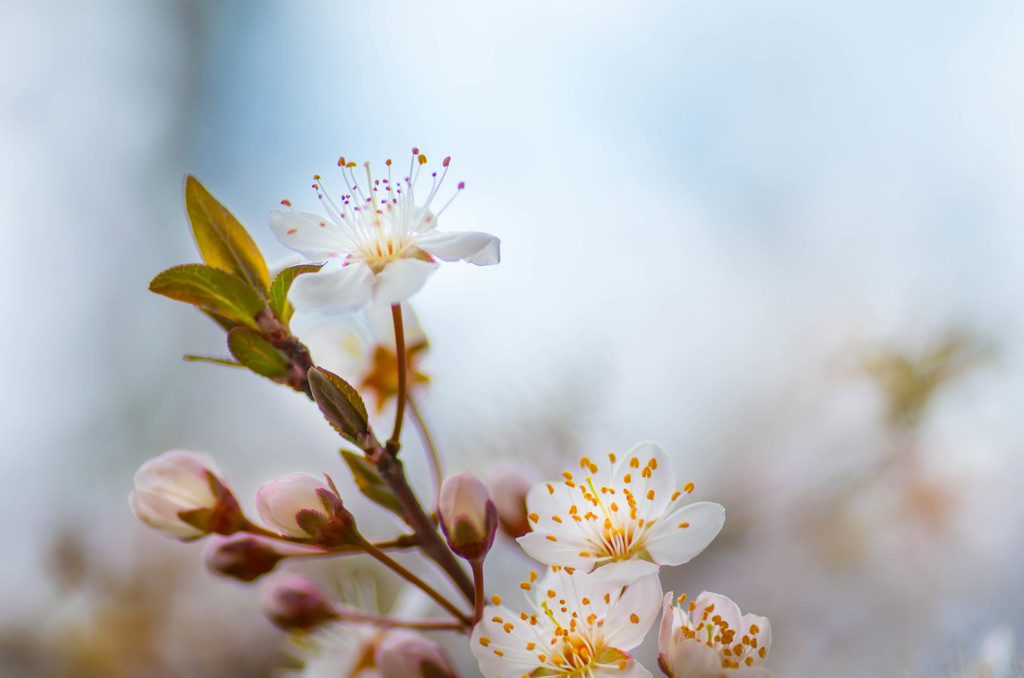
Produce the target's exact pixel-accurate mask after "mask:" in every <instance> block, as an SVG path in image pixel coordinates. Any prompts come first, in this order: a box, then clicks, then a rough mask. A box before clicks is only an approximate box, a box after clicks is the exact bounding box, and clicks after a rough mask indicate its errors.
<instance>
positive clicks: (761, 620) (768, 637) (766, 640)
mask: <svg viewBox="0 0 1024 678" xmlns="http://www.w3.org/2000/svg"><path fill="white" fill-rule="evenodd" d="M740 625H741V626H742V627H743V633H748V629H749V628H750V626H751V625H754V626H756V627H757V633H754V634H751V635H753V637H754V638H756V639H757V646H758V647H759V648H760V647H763V648H764V651H765V654H767V653H768V652H769V651H770V650H771V649H772V623H771V622H770V621H768V618H767V617H762V616H760V615H756V614H745V615H743V621H742V622H741V624H740ZM762 661H763V660H762Z"/></svg>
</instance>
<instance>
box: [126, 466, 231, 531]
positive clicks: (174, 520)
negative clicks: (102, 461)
mask: <svg viewBox="0 0 1024 678" xmlns="http://www.w3.org/2000/svg"><path fill="white" fill-rule="evenodd" d="M129 501H130V502H131V506H132V511H133V512H134V513H135V517H137V518H138V519H139V520H141V521H142V522H144V523H146V524H147V525H149V526H150V527H153V528H156V529H158V530H161V531H163V532H166V533H167V534H169V535H171V536H173V537H177V538H178V539H197V538H199V537H202V536H204V535H207V534H210V533H211V532H216V533H219V534H233V533H234V532H237V531H238V530H240V529H242V528H243V527H244V525H245V517H244V516H243V515H242V512H241V510H240V509H239V508H238V501H237V500H236V499H235V497H234V495H232V494H231V490H229V489H228V488H227V486H226V485H225V484H224V480H223V478H222V477H221V475H220V471H219V470H217V465H216V464H214V462H213V459H211V458H210V457H209V456H207V455H205V454H200V453H197V452H189V451H188V450H171V451H170V452H164V453H163V454H161V455H160V456H159V457H156V458H154V459H150V460H149V461H147V462H146V463H145V464H143V465H142V466H141V467H140V468H139V470H138V471H136V472H135V489H134V490H133V491H132V493H131V495H130V496H129Z"/></svg>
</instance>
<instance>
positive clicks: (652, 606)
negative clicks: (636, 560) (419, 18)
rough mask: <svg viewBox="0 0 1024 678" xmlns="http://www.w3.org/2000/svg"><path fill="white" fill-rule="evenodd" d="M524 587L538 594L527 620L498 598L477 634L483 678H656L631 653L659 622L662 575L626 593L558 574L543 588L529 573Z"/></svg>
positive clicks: (579, 575)
mask: <svg viewBox="0 0 1024 678" xmlns="http://www.w3.org/2000/svg"><path fill="white" fill-rule="evenodd" d="M522 587H523V588H524V589H527V590H530V591H532V592H533V594H534V599H533V600H532V601H530V603H531V605H530V608H531V610H530V611H529V612H521V613H516V612H513V611H512V610H510V609H509V608H507V607H505V606H504V605H502V604H501V599H500V598H498V597H497V596H495V597H494V598H492V602H493V603H494V605H489V606H487V607H486V608H484V614H483V618H482V620H481V621H480V623H479V624H477V625H476V627H475V628H474V629H473V637H472V639H471V641H470V643H471V647H472V650H473V655H474V656H475V657H476V659H477V661H478V662H479V664H480V670H481V672H482V673H483V674H484V676H486V677H487V678H520V677H521V676H563V677H569V676H572V677H574V678H575V677H577V676H588V677H593V678H605V677H612V676H615V677H617V678H641V677H644V678H650V676H651V673H650V672H649V671H648V670H647V669H645V668H644V667H643V666H641V665H640V664H639V663H638V662H637V661H636V660H635V659H633V658H632V657H631V656H630V655H629V654H628V651H629V650H631V649H633V648H635V647H636V646H637V645H639V644H640V642H641V641H642V640H643V638H644V636H645V635H646V634H647V630H648V629H649V628H650V627H651V625H652V624H653V623H654V619H655V618H656V617H657V616H658V607H659V601H660V599H661V584H660V582H659V581H658V577H657V575H651V576H648V577H644V578H642V579H639V580H638V581H635V582H634V583H632V584H630V585H629V586H627V587H623V586H620V585H618V584H611V583H609V582H604V581H598V580H596V579H595V578H594V577H593V576H591V575H588V574H586V573H585V572H583V571H581V570H572V569H571V568H562V567H554V568H551V570H550V572H549V573H548V574H547V575H546V576H545V577H544V578H543V579H542V580H540V581H539V582H538V581H537V575H536V573H531V574H530V581H525V582H523V584H522Z"/></svg>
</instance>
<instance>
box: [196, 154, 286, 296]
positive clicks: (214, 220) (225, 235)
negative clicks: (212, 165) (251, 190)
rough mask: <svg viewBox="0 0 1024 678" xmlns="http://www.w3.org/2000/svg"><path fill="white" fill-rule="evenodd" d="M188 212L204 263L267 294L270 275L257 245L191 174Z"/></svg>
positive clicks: (225, 208) (226, 209) (232, 216)
mask: <svg viewBox="0 0 1024 678" xmlns="http://www.w3.org/2000/svg"><path fill="white" fill-rule="evenodd" d="M185 211H186V212H188V220H189V221H190V222H191V224H192V235H193V237H195V239H196V245H198V246H199V253H200V254H201V255H202V256H203V261H205V262H206V263H207V264H209V265H210V266H213V267H214V268H219V269H221V270H222V271H227V272H228V273H234V274H235V275H237V276H238V277H239V278H241V279H242V280H245V281H246V282H248V283H249V284H250V285H252V286H253V287H255V288H256V289H257V290H259V291H260V292H261V293H266V291H267V288H269V287H270V272H269V271H267V262H266V261H264V260H263V255H262V254H260V250H259V248H258V247H256V243H255V242H253V240H252V238H251V237H250V236H249V233H248V231H246V230H245V227H244V226H242V224H241V222H239V221H238V219H236V218H235V215H234V214H232V213H231V212H230V211H229V210H228V208H227V207H225V206H224V205H222V204H221V202H220V201H219V200H217V199H216V198H214V197H213V195H212V194H211V193H210V192H209V191H208V190H206V187H205V186H203V185H202V184H201V183H199V180H198V179H196V178H195V177H194V176H192V175H191V174H190V175H188V176H187V177H186V178H185Z"/></svg>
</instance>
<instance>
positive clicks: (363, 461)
mask: <svg viewBox="0 0 1024 678" xmlns="http://www.w3.org/2000/svg"><path fill="white" fill-rule="evenodd" d="M341 458H342V459H344V460H345V463H346V464H348V468H349V470H350V471H352V480H354V481H355V483H356V487H358V488H359V491H360V492H362V493H363V496H365V497H366V498H367V499H369V500H370V501H372V502H373V503H375V504H377V505H378V506H382V507H384V508H386V509H387V510H388V511H391V512H392V513H394V514H396V515H398V516H399V517H400V518H402V520H405V512H404V511H403V510H402V504H401V502H399V501H398V498H397V497H396V496H395V493H394V492H392V491H391V488H390V487H388V486H387V484H386V483H385V482H384V480H383V479H382V478H381V477H380V474H379V473H377V469H375V468H374V467H373V464H371V463H370V462H369V460H368V459H367V458H366V457H364V456H363V455H361V454H356V453H355V452H351V451H349V450H342V451H341Z"/></svg>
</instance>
